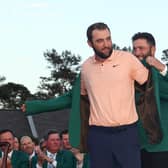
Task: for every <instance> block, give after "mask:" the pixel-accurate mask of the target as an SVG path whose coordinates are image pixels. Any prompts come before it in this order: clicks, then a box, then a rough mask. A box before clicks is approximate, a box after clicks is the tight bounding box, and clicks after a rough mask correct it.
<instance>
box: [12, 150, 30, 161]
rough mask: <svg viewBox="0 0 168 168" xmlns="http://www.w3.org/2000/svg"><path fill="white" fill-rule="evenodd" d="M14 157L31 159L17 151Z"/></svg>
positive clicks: (14, 152)
mask: <svg viewBox="0 0 168 168" xmlns="http://www.w3.org/2000/svg"><path fill="white" fill-rule="evenodd" d="M12 157H16V158H18V159H21V158H25V159H28V158H29V157H28V155H27V154H26V153H25V152H22V151H16V150H14V151H13V154H12Z"/></svg>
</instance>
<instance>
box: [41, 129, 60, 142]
mask: <svg viewBox="0 0 168 168" xmlns="http://www.w3.org/2000/svg"><path fill="white" fill-rule="evenodd" d="M51 134H58V135H59V132H58V131H57V130H49V131H48V132H47V133H46V134H45V135H44V139H45V140H48V138H49V136H50V135H51Z"/></svg>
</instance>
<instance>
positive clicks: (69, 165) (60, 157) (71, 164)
mask: <svg viewBox="0 0 168 168" xmlns="http://www.w3.org/2000/svg"><path fill="white" fill-rule="evenodd" d="M37 160H38V157H37V155H35V156H34V157H33V158H32V164H31V166H32V168H36V164H37ZM56 161H57V167H56V168H76V159H75V157H74V156H73V154H72V153H71V152H70V151H67V150H61V151H59V152H58V153H57V155H56ZM47 164H48V163H47V162H44V164H43V168H47Z"/></svg>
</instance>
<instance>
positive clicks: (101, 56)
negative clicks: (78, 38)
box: [93, 47, 113, 59]
mask: <svg viewBox="0 0 168 168" xmlns="http://www.w3.org/2000/svg"><path fill="white" fill-rule="evenodd" d="M93 50H94V52H95V54H96V55H97V56H98V57H100V58H102V59H107V58H108V57H110V56H111V54H112V52H113V48H111V49H110V51H109V54H108V55H107V54H104V53H102V52H100V51H98V50H96V49H95V48H94V47H93Z"/></svg>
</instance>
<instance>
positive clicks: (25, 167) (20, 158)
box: [0, 150, 29, 168]
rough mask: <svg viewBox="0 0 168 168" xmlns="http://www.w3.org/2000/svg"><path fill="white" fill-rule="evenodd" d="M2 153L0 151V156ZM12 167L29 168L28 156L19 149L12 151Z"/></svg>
mask: <svg viewBox="0 0 168 168" xmlns="http://www.w3.org/2000/svg"><path fill="white" fill-rule="evenodd" d="M1 157H2V153H1V152H0V158H1ZM11 163H12V168H29V157H28V155H27V154H26V153H24V152H21V151H15V150H14V151H13V153H12V157H11Z"/></svg>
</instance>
